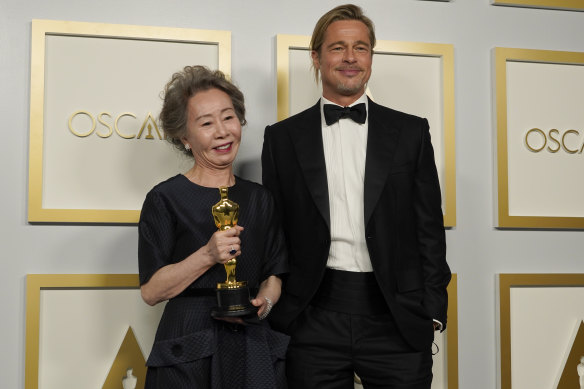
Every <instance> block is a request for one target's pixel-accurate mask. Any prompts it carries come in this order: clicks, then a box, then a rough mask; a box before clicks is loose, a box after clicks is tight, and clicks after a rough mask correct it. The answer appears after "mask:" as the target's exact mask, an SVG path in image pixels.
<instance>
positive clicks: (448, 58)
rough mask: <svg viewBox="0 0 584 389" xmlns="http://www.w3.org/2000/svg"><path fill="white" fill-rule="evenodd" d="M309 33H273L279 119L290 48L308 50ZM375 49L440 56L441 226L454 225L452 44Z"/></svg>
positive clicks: (284, 110) (390, 44) (285, 112)
mask: <svg viewBox="0 0 584 389" xmlns="http://www.w3.org/2000/svg"><path fill="white" fill-rule="evenodd" d="M309 46H310V36H306V35H282V34H278V35H277V36H276V57H277V58H276V67H277V89H278V120H283V119H285V118H287V117H288V116H289V115H290V111H289V106H290V98H289V96H290V87H289V83H290V66H289V64H290V55H289V51H290V49H303V50H308V47H309ZM375 52H379V53H388V54H401V55H412V56H428V57H439V58H441V59H442V85H443V95H442V99H443V106H444V108H443V118H444V123H443V128H444V133H443V137H444V169H445V172H444V173H445V174H444V186H445V187H444V193H445V199H444V208H445V209H444V225H445V226H446V227H454V226H456V147H455V117H454V46H453V45H451V44H439V43H417V42H398V41H377V45H376V46H375Z"/></svg>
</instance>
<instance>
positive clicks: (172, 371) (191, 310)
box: [138, 175, 288, 389]
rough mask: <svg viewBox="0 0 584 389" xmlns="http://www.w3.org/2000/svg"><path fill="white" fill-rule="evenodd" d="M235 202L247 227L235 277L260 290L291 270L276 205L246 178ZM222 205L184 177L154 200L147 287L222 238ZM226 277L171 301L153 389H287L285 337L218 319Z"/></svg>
mask: <svg viewBox="0 0 584 389" xmlns="http://www.w3.org/2000/svg"><path fill="white" fill-rule="evenodd" d="M228 197H229V199H231V200H233V201H235V202H236V203H238V204H239V208H240V211H239V222H238V224H239V225H240V226H243V227H244V231H243V232H242V233H241V236H240V238H241V253H242V254H241V255H240V256H239V257H238V259H237V268H236V277H237V280H238V281H244V280H245V281H247V282H248V286H249V287H250V289H252V290H253V289H254V288H256V290H257V288H258V287H259V284H260V283H261V282H262V281H263V280H265V279H266V278H267V277H269V276H270V275H279V274H283V273H286V272H287V270H288V269H287V257H286V246H285V242H284V236H283V233H282V230H281V229H280V226H279V223H278V222H277V220H276V212H275V209H274V203H273V199H272V198H271V196H270V194H269V192H268V191H267V190H266V189H264V188H263V187H262V186H261V185H258V184H256V183H253V182H250V181H247V180H244V179H241V178H239V177H236V183H235V185H234V186H232V187H230V188H229V193H228ZM219 199H220V194H219V190H218V189H217V188H207V187H202V186H199V185H197V184H194V183H193V182H191V181H190V180H189V179H187V178H186V177H185V176H183V175H177V176H175V177H172V178H170V179H168V180H167V181H164V182H162V183H160V184H158V185H157V186H155V187H154V188H153V189H152V190H151V191H150V192H149V193H148V194H147V196H146V200H145V201H144V205H143V207H142V212H141V215H140V223H139V228H138V230H139V243H138V258H139V270H140V284H144V283H146V282H148V280H149V279H150V277H152V275H153V274H154V273H155V272H156V271H157V270H158V269H160V268H162V267H164V266H166V265H168V264H171V263H176V262H180V261H182V260H183V259H185V258H186V257H187V256H189V255H190V254H192V253H193V252H195V251H197V250H198V249H199V248H200V247H202V246H204V245H205V244H207V242H208V241H209V239H210V238H211V235H213V233H214V232H216V231H217V227H216V226H215V223H214V221H213V216H212V214H211V208H212V206H213V205H214V204H216V203H217V202H219ZM225 277H226V275H225V269H224V266H223V265H220V264H217V265H215V266H213V267H212V268H210V269H209V270H208V271H207V272H205V273H204V274H203V275H201V276H200V277H199V278H198V279H197V280H196V281H195V282H193V283H192V284H191V285H190V286H189V287H188V288H187V289H186V290H185V291H184V292H183V293H181V294H180V295H178V296H176V297H174V298H172V299H170V300H169V301H168V302H167V304H166V307H165V309H164V313H163V315H162V318H161V320H160V324H159V326H158V330H157V332H156V338H155V340H154V345H153V347H152V352H151V353H150V356H149V358H148V361H147V362H146V364H147V366H148V372H147V376H146V386H145V387H146V388H147V389H149V388H165V389H166V388H173V389H180V388H213V389H214V388H242V389H244V388H245V389H247V388H250V389H251V388H253V389H263V388H266V389H268V388H269V389H272V388H284V387H285V385H286V384H285V370H284V358H285V354H286V347H287V345H288V337H287V336H286V335H284V334H281V333H278V332H275V331H273V330H271V329H270V327H269V325H268V324H267V322H266V321H258V320H255V321H251V322H250V324H249V325H245V326H242V325H234V324H230V323H226V322H224V321H220V320H215V319H213V318H211V316H210V312H211V309H212V308H213V307H215V306H216V305H217V302H216V297H215V295H214V293H213V290H214V288H215V287H216V285H217V283H218V282H224V281H225Z"/></svg>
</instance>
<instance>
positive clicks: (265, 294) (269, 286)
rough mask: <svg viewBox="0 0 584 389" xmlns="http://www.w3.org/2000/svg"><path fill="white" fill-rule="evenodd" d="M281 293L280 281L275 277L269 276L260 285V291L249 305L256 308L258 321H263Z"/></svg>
mask: <svg viewBox="0 0 584 389" xmlns="http://www.w3.org/2000/svg"><path fill="white" fill-rule="evenodd" d="M281 293H282V280H281V279H280V278H278V277H277V276H269V277H268V278H267V279H266V280H265V281H264V282H262V283H261V284H260V290H259V291H258V295H257V296H256V298H255V299H252V300H251V303H252V304H253V305H254V306H256V307H258V317H259V318H260V320H263V319H265V318H266V317H268V315H269V314H270V311H271V310H272V307H273V306H274V305H275V304H276V303H277V302H278V300H279V299H280V294H281Z"/></svg>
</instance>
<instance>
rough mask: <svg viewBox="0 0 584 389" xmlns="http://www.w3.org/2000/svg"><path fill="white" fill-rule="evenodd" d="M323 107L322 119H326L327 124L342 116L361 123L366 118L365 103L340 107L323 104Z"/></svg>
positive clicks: (336, 120)
mask: <svg viewBox="0 0 584 389" xmlns="http://www.w3.org/2000/svg"><path fill="white" fill-rule="evenodd" d="M323 109H324V120H325V121H326V125H327V126H330V125H331V124H333V123H336V122H338V121H339V119H344V118H350V119H352V120H353V121H354V122H356V123H359V124H363V123H365V119H366V118H367V108H365V103H360V104H355V105H353V106H352V107H340V106H338V105H334V104H325V105H324V108H323Z"/></svg>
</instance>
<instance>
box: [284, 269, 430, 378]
mask: <svg viewBox="0 0 584 389" xmlns="http://www.w3.org/2000/svg"><path fill="white" fill-rule="evenodd" d="M353 275H356V278H355V277H353ZM347 276H348V277H349V279H350V280H351V281H350V282H347ZM371 277H372V274H369V275H365V278H364V275H363V274H362V273H356V274H355V273H352V274H351V273H349V272H340V273H339V272H338V271H332V275H331V271H328V270H327V275H326V276H325V281H324V282H323V285H322V286H321V289H320V290H319V293H318V294H317V296H316V298H315V299H314V300H313V303H312V304H311V305H309V306H308V308H307V309H306V310H305V311H304V312H303V313H302V314H301V315H300V316H299V317H298V319H297V320H296V321H295V323H294V324H293V327H292V338H291V341H290V344H289V346H288V353H287V357H286V375H287V379H288V387H289V389H353V387H354V380H353V372H355V373H357V374H358V375H359V377H360V378H361V380H362V383H363V386H364V388H366V389H374V388H375V389H376V388H386V389H430V387H431V383H432V345H431V344H428V348H427V350H423V351H418V350H413V349H412V348H411V346H409V345H408V344H407V343H406V341H405V340H404V339H403V337H402V336H401V334H400V333H399V331H398V330H397V328H396V326H395V323H394V320H393V318H392V316H391V314H390V313H389V311H388V310H387V308H386V305H385V304H384V303H383V306H381V307H380V306H379V304H371V302H372V301H373V302H379V301H380V300H378V299H377V297H379V296H375V295H376V294H377V293H380V292H379V289H378V288H377V286H376V283H375V281H374V277H373V278H371ZM372 280H373V283H374V284H371V282H372ZM361 281H363V282H365V285H360V283H362V282H361ZM364 294H366V295H369V296H368V298H367V300H362V301H363V302H362V304H359V303H358V301H359V300H360V299H361V298H363V297H364ZM356 296H357V297H359V298H356ZM343 299H344V300H345V304H342V300H343ZM348 311H352V312H348ZM367 311H369V313H367ZM355 312H357V313H355ZM431 328H432V325H431V323H429V325H428V330H430V331H431Z"/></svg>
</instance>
